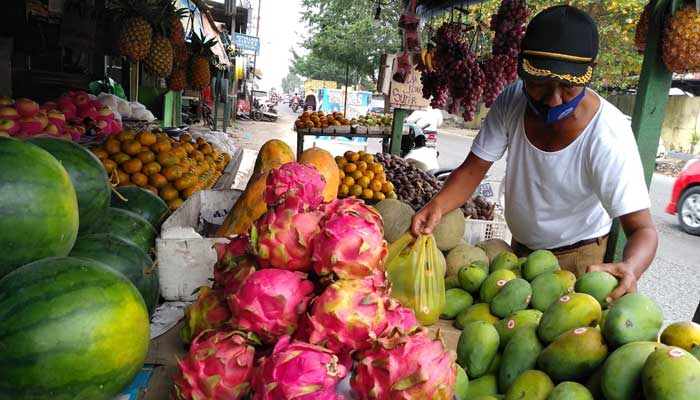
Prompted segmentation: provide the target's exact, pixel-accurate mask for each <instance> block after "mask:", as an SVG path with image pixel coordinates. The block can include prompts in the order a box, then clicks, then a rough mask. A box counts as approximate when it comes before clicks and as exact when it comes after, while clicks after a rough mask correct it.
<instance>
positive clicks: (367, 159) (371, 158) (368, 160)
mask: <svg viewBox="0 0 700 400" xmlns="http://www.w3.org/2000/svg"><path fill="white" fill-rule="evenodd" d="M360 160H361V161H364V162H366V163H367V164H371V163H373V162H374V156H373V155H371V154H363V155H362V156H361V157H360Z"/></svg>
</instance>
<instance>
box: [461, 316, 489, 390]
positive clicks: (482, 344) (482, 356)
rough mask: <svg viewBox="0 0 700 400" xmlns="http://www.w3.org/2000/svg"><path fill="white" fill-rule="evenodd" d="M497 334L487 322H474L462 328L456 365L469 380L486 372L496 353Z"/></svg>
mask: <svg viewBox="0 0 700 400" xmlns="http://www.w3.org/2000/svg"><path fill="white" fill-rule="evenodd" d="M498 340H499V339H498V332H496V328H494V327H493V325H491V324H489V323H488V322H484V321H474V322H470V323H469V324H467V325H466V326H465V327H464V330H463V331H462V334H461V335H459V341H458V343H457V363H458V364H459V365H461V366H462V367H463V368H464V370H465V371H466V372H467V376H468V377H469V378H471V379H474V378H478V377H480V376H482V375H484V374H485V373H486V371H488V369H489V366H491V363H492V362H493V358H494V357H496V353H497V352H498Z"/></svg>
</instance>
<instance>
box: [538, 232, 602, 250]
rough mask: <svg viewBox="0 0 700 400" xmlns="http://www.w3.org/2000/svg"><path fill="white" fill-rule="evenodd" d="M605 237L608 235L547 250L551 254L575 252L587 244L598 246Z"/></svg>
mask: <svg viewBox="0 0 700 400" xmlns="http://www.w3.org/2000/svg"><path fill="white" fill-rule="evenodd" d="M607 237H608V235H603V236H601V237H597V238H593V239H585V240H579V241H578V242H576V243H574V244H570V245H568V246H562V247H557V248H556V249H549V251H551V252H552V253H562V252H565V251H570V250H576V249H578V248H579V247H583V246H587V245H589V244H593V243H598V244H600V243H601V242H602V241H603V240H604V239H605V238H607Z"/></svg>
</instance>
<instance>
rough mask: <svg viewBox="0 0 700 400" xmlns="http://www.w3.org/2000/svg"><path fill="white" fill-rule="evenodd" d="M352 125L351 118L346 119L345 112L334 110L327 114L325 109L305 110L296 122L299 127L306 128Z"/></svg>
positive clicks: (295, 124) (295, 125)
mask: <svg viewBox="0 0 700 400" xmlns="http://www.w3.org/2000/svg"><path fill="white" fill-rule="evenodd" d="M340 125H346V126H347V125H350V120H348V119H346V118H345V116H344V115H343V113H339V112H334V113H332V114H327V115H326V114H325V113H324V112H323V111H314V112H308V111H304V112H303V113H302V114H301V115H300V116H299V118H297V120H296V121H295V122H294V127H296V128H297V129H304V128H323V129H325V128H328V127H329V126H340Z"/></svg>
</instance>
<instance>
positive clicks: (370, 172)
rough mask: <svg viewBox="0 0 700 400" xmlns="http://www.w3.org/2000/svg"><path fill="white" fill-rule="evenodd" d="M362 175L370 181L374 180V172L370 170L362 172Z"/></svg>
mask: <svg viewBox="0 0 700 400" xmlns="http://www.w3.org/2000/svg"><path fill="white" fill-rule="evenodd" d="M362 175H363V176H366V177H368V178H369V180H370V181H371V180H373V179H374V172H372V171H370V170H365V171H362Z"/></svg>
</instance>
